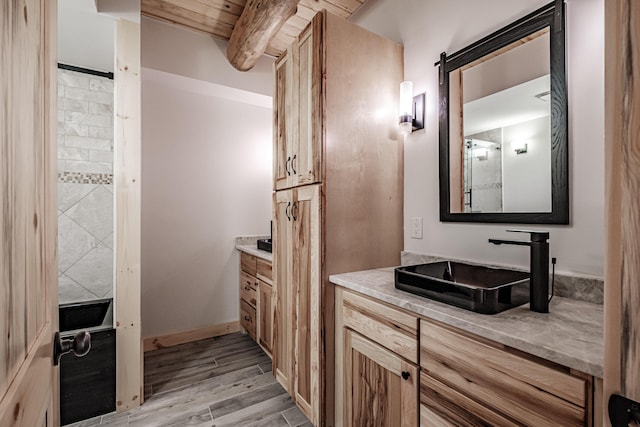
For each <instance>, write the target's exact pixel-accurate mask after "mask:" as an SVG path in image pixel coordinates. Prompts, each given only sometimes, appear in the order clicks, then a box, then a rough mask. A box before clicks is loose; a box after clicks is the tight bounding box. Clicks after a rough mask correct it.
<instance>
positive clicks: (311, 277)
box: [292, 185, 321, 425]
mask: <svg viewBox="0 0 640 427" xmlns="http://www.w3.org/2000/svg"><path fill="white" fill-rule="evenodd" d="M296 193H297V194H296V201H295V203H294V205H293V206H294V207H293V213H292V217H293V224H294V225H293V232H294V237H293V241H294V252H293V253H294V260H293V278H294V280H295V284H294V286H293V288H294V289H295V292H296V313H297V316H296V325H295V326H296V331H295V336H296V339H295V361H296V363H295V369H294V371H295V400H296V402H297V403H298V406H299V407H300V409H301V410H302V412H304V413H305V415H306V416H307V417H308V418H309V419H310V420H311V421H312V422H313V423H314V425H317V418H318V416H319V410H320V398H319V395H320V370H319V366H320V318H319V316H320V291H321V284H320V239H319V236H320V186H319V185H314V186H309V187H303V188H299V189H297V190H296Z"/></svg>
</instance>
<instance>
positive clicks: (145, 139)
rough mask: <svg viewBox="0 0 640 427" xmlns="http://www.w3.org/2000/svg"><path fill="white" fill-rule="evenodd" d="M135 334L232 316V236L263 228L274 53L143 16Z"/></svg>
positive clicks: (235, 312) (235, 283) (235, 282)
mask: <svg viewBox="0 0 640 427" xmlns="http://www.w3.org/2000/svg"><path fill="white" fill-rule="evenodd" d="M141 44H142V52H141V56H142V58H141V59H142V66H143V67H144V68H143V71H142V119H143V120H142V144H143V146H142V159H143V164H142V179H143V182H142V335H143V337H151V336H158V335H164V334H169V333H172V332H181V331H185V330H191V329H197V328H200V327H204V326H211V325H217V324H221V323H226V322H231V321H237V320H238V318H239V305H238V304H239V303H238V301H239V295H238V290H239V256H238V253H237V251H236V250H235V246H234V238H235V237H236V236H242V235H258V234H259V235H264V234H269V221H270V219H271V190H272V182H273V181H272V179H273V178H272V173H271V170H272V156H273V154H272V144H271V141H272V139H273V138H272V121H273V116H272V100H271V97H270V95H271V92H272V86H273V77H272V71H271V70H272V66H273V59H271V58H267V57H263V58H261V59H260V61H258V64H257V65H256V67H255V68H254V69H252V70H251V71H248V72H244V73H241V72H239V71H236V70H235V69H233V68H232V67H231V66H230V65H229V64H228V62H227V60H226V57H225V53H224V52H225V51H226V43H224V42H220V41H219V40H215V39H213V38H211V37H208V36H206V35H203V34H199V33H195V32H192V31H189V30H185V29H182V28H179V27H177V26H174V25H170V24H165V23H162V22H159V21H155V20H153V19H149V18H144V17H143V19H142V32H141Z"/></svg>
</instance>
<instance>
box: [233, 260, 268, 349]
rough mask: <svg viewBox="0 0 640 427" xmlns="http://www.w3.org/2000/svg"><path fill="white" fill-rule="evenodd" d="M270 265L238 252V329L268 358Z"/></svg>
mask: <svg viewBox="0 0 640 427" xmlns="http://www.w3.org/2000/svg"><path fill="white" fill-rule="evenodd" d="M271 271H272V267H271V262H269V261H266V260H264V259H261V258H258V257H255V256H253V255H249V254H247V253H244V252H240V326H241V327H242V328H243V329H244V330H245V331H246V332H247V334H248V335H249V336H250V337H251V338H253V339H254V340H255V341H256V342H257V343H258V344H259V345H260V346H261V347H262V349H263V350H264V351H265V352H266V353H267V354H268V355H269V356H271V351H272V345H273V316H274V312H273V307H274V305H273V302H272V294H273V291H272V286H273V281H272V272H271Z"/></svg>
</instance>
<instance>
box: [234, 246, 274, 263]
mask: <svg viewBox="0 0 640 427" xmlns="http://www.w3.org/2000/svg"><path fill="white" fill-rule="evenodd" d="M236 249H237V250H239V251H241V252H244V253H247V254H249V255H253V256H255V257H258V258H262V259H263V260H265V261H269V262H273V254H272V253H271V252H267V251H263V250H262V249H258V247H257V246H256V245H255V244H253V245H236Z"/></svg>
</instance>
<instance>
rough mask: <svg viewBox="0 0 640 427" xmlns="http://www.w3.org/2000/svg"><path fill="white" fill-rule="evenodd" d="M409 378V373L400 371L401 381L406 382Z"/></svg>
mask: <svg viewBox="0 0 640 427" xmlns="http://www.w3.org/2000/svg"><path fill="white" fill-rule="evenodd" d="M410 376H411V374H410V373H409V372H407V371H402V379H403V380H408V379H409V377H410Z"/></svg>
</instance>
